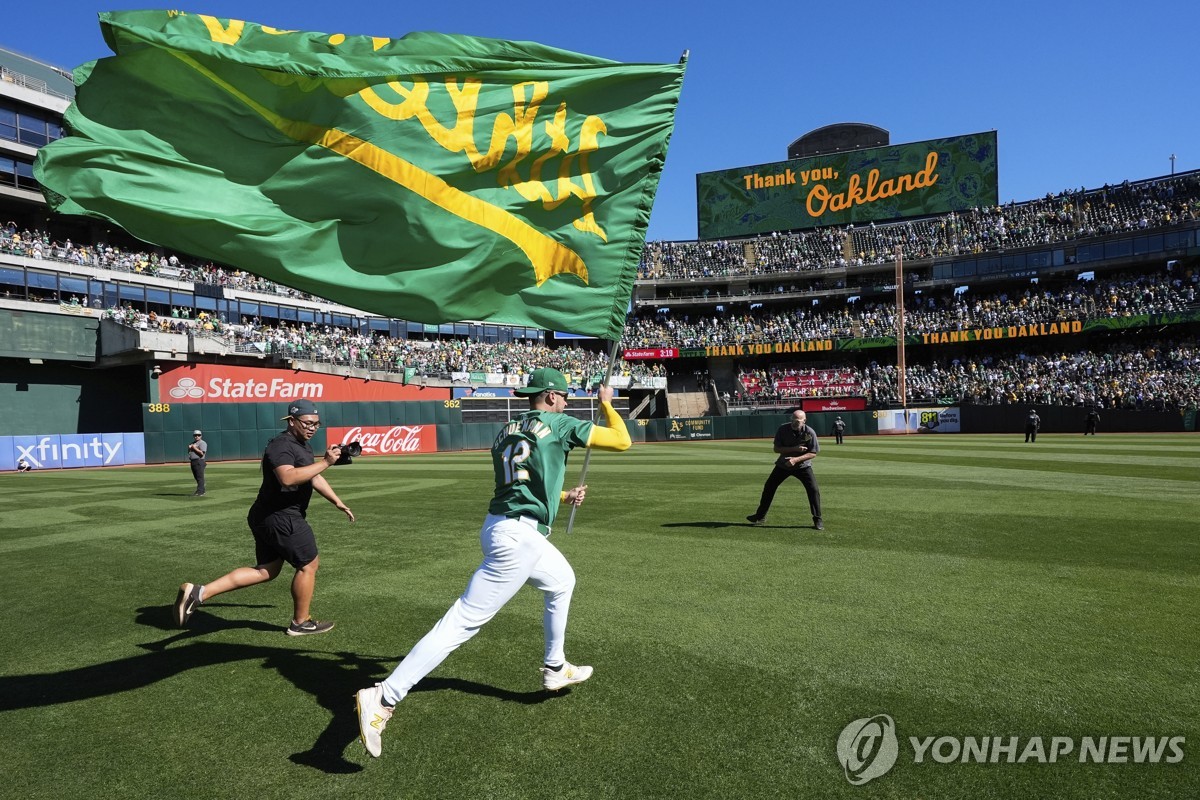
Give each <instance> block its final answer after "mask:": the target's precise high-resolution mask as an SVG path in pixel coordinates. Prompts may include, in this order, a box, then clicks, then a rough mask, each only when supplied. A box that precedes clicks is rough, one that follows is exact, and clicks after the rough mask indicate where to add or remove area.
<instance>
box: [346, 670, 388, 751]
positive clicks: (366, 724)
mask: <svg viewBox="0 0 1200 800" xmlns="http://www.w3.org/2000/svg"><path fill="white" fill-rule="evenodd" d="M354 705H355V707H356V708H357V709H358V735H359V738H361V739H362V743H363V747H365V748H367V752H368V753H370V754H371V757H372V758H379V754H380V753H382V752H383V729H384V728H386V727H387V724H388V720H389V719H391V718H392V712H393V711H395V707H394V706H393V707H392V708H388V707H387V706H385V705H384V704H383V687H382V686H380V685H379V684H378V683H377V684H375V685H374V686H372V687H370V688H369V689H359V690H358V694H356V695H354Z"/></svg>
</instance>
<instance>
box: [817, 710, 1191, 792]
mask: <svg viewBox="0 0 1200 800" xmlns="http://www.w3.org/2000/svg"><path fill="white" fill-rule="evenodd" d="M902 741H903V740H902V739H901V738H900V737H898V736H897V735H896V723H895V721H894V720H893V719H892V718H891V717H890V716H888V715H887V714H876V715H875V716H873V717H865V718H863V719H856V720H854V721H853V722H851V723H850V724H849V725H847V726H846V727H845V728H843V729H842V732H841V734H840V735H839V736H838V741H837V755H838V762H839V763H840V764H841V765H842V770H843V771H844V772H845V774H846V780H848V781H850V783H852V784H854V785H855V786H860V785H862V784H864V783H867V782H868V781H871V780H874V779H875V778H878V777H880V776H882V775H886V774H887V772H888V771H889V770H890V769H891V768H892V767H893V766H895V765H896V762H897V761H898V760H899V759H900V758H901V756H902V755H903V756H905V757H908V756H909V755H910V754H909V753H908V752H907V751H905V748H903V747H902V745H901V742H902ZM1186 742H1187V739H1186V737H1183V736H1084V737H1073V736H1028V737H1022V736H952V735H945V736H909V737H908V749H910V750H911V758H912V763H914V764H924V763H933V764H1030V763H1033V764H1056V763H1063V762H1076V763H1079V764H1178V763H1179V762H1180V761H1183V756H1184V752H1183V748H1184V745H1185V744H1186ZM902 751H904V752H902Z"/></svg>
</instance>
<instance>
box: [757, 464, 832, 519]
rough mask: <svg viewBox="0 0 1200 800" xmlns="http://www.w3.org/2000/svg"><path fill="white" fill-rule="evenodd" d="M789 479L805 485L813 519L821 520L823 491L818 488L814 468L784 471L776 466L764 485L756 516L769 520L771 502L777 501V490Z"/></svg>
mask: <svg viewBox="0 0 1200 800" xmlns="http://www.w3.org/2000/svg"><path fill="white" fill-rule="evenodd" d="M788 478H798V479H799V480H800V482H801V483H803V484H804V491H805V492H807V493H808V509H809V511H811V512H812V518H813V520H814V521H816V520H819V519H821V490H820V489H819V488H817V478H816V476H815V475H813V471H812V467H803V468H802V469H784V468H783V467H780V466H776V467H775V469H773V470H771V474H770V475H768V476H767V482H766V483H764V484H763V490H762V498H761V499H760V500H759V501H758V510H757V511H755V512H754V516H756V517H758V518H759V519H766V518H767V512H768V511H770V510H771V502H772V501H773V500H774V499H775V492H776V490H777V489H779V487H780V485H781V484H782V483H783V482H784V481H786V480H787V479H788Z"/></svg>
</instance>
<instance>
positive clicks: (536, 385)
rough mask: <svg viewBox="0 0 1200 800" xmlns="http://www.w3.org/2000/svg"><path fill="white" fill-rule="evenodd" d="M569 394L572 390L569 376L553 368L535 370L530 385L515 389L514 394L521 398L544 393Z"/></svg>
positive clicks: (530, 377) (530, 378) (531, 375)
mask: <svg viewBox="0 0 1200 800" xmlns="http://www.w3.org/2000/svg"><path fill="white" fill-rule="evenodd" d="M547 391H554V392H569V391H571V388H570V387H569V386H568V385H567V376H566V375H563V374H562V373H561V372H559V371H558V370H556V369H554V368H553V367H541V368H540V369H535V370H534V371H533V373H532V374H530V376H529V383H528V384H527V385H526V386H524V387H522V388H520V389H513V394H516V395H520V396H521V397H531V396H533V395H535V394H541V393H542V392H547Z"/></svg>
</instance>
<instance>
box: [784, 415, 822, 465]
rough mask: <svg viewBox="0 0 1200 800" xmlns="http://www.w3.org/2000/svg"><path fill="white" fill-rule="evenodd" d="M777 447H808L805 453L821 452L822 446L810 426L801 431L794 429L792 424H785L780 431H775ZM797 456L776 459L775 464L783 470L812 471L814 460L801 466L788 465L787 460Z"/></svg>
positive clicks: (801, 427) (803, 427) (804, 426)
mask: <svg viewBox="0 0 1200 800" xmlns="http://www.w3.org/2000/svg"><path fill="white" fill-rule="evenodd" d="M775 446H776V447H807V448H808V449H807V450H805V451H804V452H805V453H819V452H821V445H820V444H818V442H817V432H816V431H814V430H813V429H812V428H811V427H809V426H808V425H801V426H800V429H799V430H796V429H795V428H793V427H792V424H791V423H790V422H785V423H784V424H783V425H780V426H779V430H777V431H775ZM795 455H803V453H800V454H792V455H780V456H779V458H777V459H775V463H776V464H777V465H778V466H780V467H782V468H783V469H810V468H811V467H812V459H811V458H810V459H809V460H808V461H804V462H802V463H801V464H800V465H799V466H796V467H793V466H791V465H790V464H788V463H787V459H789V458H792V457H794V456H795Z"/></svg>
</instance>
